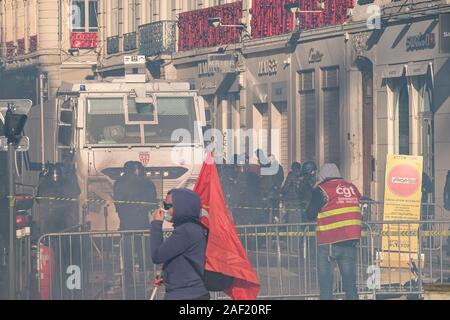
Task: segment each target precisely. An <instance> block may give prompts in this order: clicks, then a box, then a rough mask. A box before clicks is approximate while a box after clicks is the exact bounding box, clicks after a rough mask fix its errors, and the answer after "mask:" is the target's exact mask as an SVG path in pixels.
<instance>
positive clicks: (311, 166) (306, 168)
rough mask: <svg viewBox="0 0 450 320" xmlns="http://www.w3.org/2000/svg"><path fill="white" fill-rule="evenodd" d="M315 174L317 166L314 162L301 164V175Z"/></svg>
mask: <svg viewBox="0 0 450 320" xmlns="http://www.w3.org/2000/svg"><path fill="white" fill-rule="evenodd" d="M316 172H317V165H316V163H315V162H314V161H306V162H305V163H304V164H303V167H302V174H303V175H310V176H313V175H315V174H316Z"/></svg>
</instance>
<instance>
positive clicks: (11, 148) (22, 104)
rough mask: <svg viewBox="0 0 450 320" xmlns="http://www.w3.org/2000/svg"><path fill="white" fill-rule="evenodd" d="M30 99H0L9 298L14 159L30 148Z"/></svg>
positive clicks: (12, 289) (13, 290) (11, 290)
mask: <svg viewBox="0 0 450 320" xmlns="http://www.w3.org/2000/svg"><path fill="white" fill-rule="evenodd" d="M32 104H33V103H32V102H31V101H30V100H0V112H2V115H3V114H4V119H5V124H4V128H5V136H4V137H0V140H1V143H0V146H1V150H2V151H6V149H7V151H8V207H9V250H8V277H9V299H10V300H13V299H15V298H16V282H15V280H16V274H15V261H16V257H15V246H14V245H15V243H14V242H15V239H16V232H15V231H16V228H15V219H14V212H15V206H16V199H15V195H16V190H15V181H14V162H15V161H14V160H15V154H16V150H19V151H26V150H28V145H29V143H28V138H27V137H22V131H23V128H24V126H25V123H26V121H27V115H28V113H29V111H30V109H31V106H32Z"/></svg>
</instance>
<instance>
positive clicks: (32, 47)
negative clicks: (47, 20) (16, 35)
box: [28, 36, 38, 53]
mask: <svg viewBox="0 0 450 320" xmlns="http://www.w3.org/2000/svg"><path fill="white" fill-rule="evenodd" d="M29 40H30V43H29V47H28V51H29V52H30V53H31V52H35V51H37V46H38V39H37V36H31V37H30V39H29Z"/></svg>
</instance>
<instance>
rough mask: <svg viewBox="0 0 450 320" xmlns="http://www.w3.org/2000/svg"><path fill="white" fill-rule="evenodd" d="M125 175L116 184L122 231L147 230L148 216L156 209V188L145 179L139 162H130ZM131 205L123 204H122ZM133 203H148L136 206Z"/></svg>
mask: <svg viewBox="0 0 450 320" xmlns="http://www.w3.org/2000/svg"><path fill="white" fill-rule="evenodd" d="M123 171H124V174H123V176H121V177H120V178H119V179H118V180H117V181H116V182H115V183H114V195H113V197H114V201H119V202H117V203H115V207H116V211H117V214H118V215H119V219H120V230H146V229H147V228H148V226H149V225H148V214H149V212H151V211H152V210H153V209H154V208H155V207H156V203H155V202H156V188H155V185H154V184H153V182H152V181H151V180H149V179H147V178H146V177H145V168H144V166H143V165H142V164H141V163H140V162H138V161H128V162H126V163H125V165H124V167H123ZM127 201H128V202H131V203H122V202H127ZM132 202H146V203H148V204H136V203H132Z"/></svg>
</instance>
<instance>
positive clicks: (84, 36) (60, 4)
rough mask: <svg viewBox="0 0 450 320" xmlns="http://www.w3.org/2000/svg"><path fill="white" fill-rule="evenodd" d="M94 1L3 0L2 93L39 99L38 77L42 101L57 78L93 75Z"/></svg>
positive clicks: (0, 7) (0, 15)
mask: <svg viewBox="0 0 450 320" xmlns="http://www.w3.org/2000/svg"><path fill="white" fill-rule="evenodd" d="M97 11H98V1H97V0H72V1H53V0H39V1H38V0H2V1H0V21H1V32H0V37H1V40H0V41H1V48H2V50H1V62H2V72H1V74H2V75H1V89H0V90H1V91H0V92H1V97H2V98H25V97H24V94H25V95H26V97H27V98H30V99H32V100H33V102H34V103H35V104H37V103H38V90H37V89H36V88H37V83H38V82H39V81H38V78H39V75H40V74H44V75H45V77H46V81H45V82H46V84H45V87H46V88H45V91H46V99H47V98H51V97H52V96H53V95H54V93H55V91H56V90H57V88H58V87H59V86H60V84H61V81H64V80H67V81H77V80H81V79H85V78H86V77H88V78H89V77H93V75H94V73H93V70H95V66H96V64H97V51H96V50H97V36H98V35H97V29H98V23H97Z"/></svg>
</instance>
